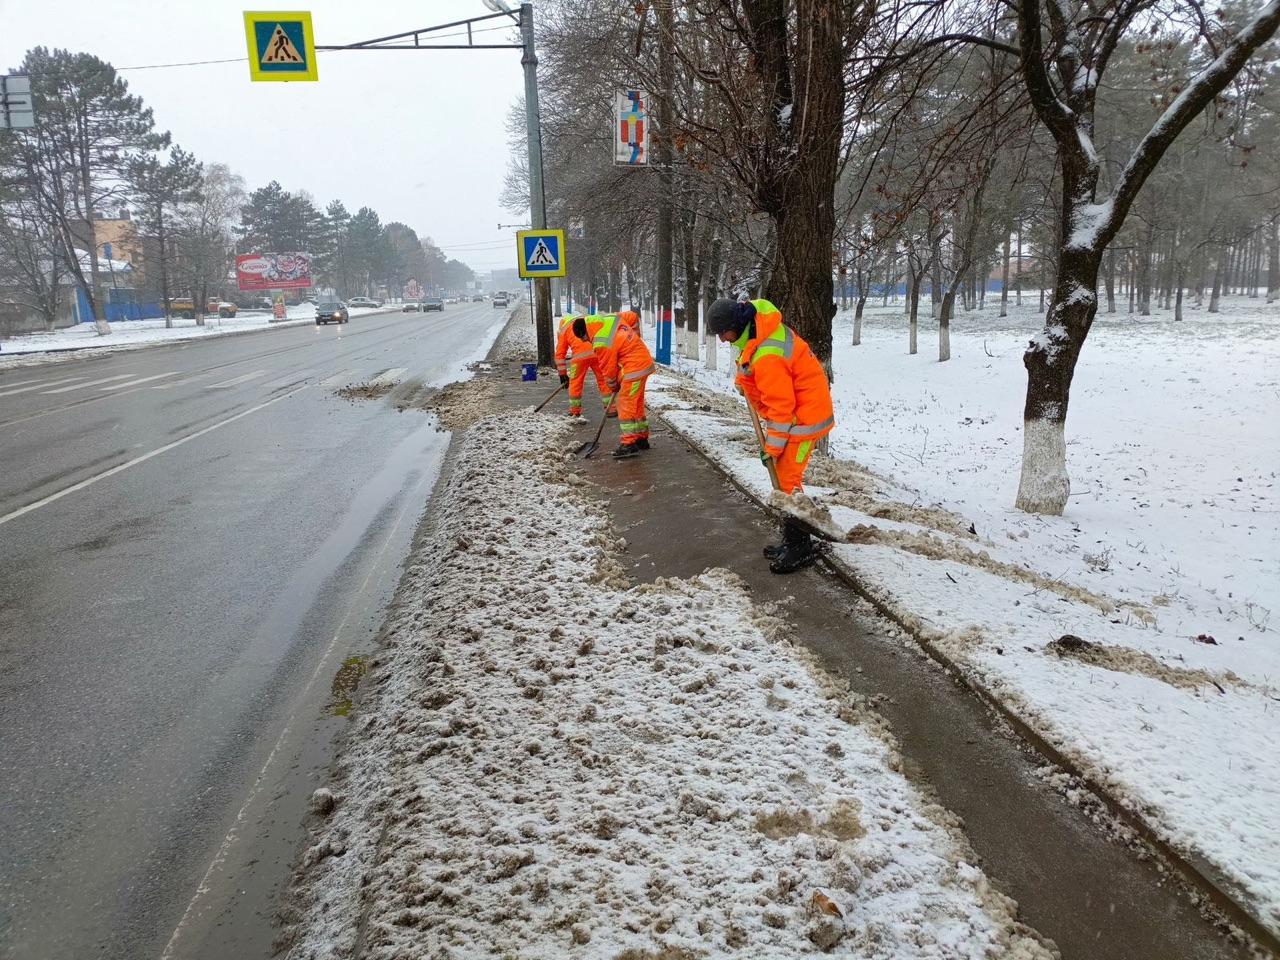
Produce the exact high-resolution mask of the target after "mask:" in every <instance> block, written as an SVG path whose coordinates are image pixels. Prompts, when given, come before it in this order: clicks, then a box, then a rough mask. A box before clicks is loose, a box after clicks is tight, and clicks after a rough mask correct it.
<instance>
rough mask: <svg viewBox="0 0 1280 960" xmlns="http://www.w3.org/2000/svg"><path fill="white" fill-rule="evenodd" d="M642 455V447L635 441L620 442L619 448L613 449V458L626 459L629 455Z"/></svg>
mask: <svg viewBox="0 0 1280 960" xmlns="http://www.w3.org/2000/svg"><path fill="white" fill-rule="evenodd" d="M638 456H640V448H639V447H638V446H636V445H635V444H634V443H620V444H618V449H617V450H615V451H613V459H615V460H626V459H627V458H628V457H638Z"/></svg>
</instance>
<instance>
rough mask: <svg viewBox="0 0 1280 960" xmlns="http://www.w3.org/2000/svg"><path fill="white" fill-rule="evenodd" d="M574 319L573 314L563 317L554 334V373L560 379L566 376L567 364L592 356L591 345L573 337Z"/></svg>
mask: <svg viewBox="0 0 1280 960" xmlns="http://www.w3.org/2000/svg"><path fill="white" fill-rule="evenodd" d="M575 319H577V318H576V317H575V316H574V315H573V314H569V315H568V316H566V317H564V318H563V319H562V320H561V321H560V330H559V332H558V333H557V334H556V372H557V373H558V374H560V376H562V377H563V376H565V375H567V374H568V372H569V364H571V363H573V362H574V361H575V360H584V359H586V358H587V357H590V356H592V355H593V353H592V350H591V344H589V343H583V342H582V341H581V340H579V339H578V338H577V337H575V336H574V335H573V321H574V320H575Z"/></svg>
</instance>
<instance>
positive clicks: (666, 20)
mask: <svg viewBox="0 0 1280 960" xmlns="http://www.w3.org/2000/svg"><path fill="white" fill-rule="evenodd" d="M655 5H656V7H657V12H658V76H659V82H660V83H661V84H662V92H661V93H660V94H659V95H658V131H659V137H658V192H659V197H658V289H657V291H656V297H655V299H656V300H657V303H656V306H657V308H658V317H657V320H658V329H659V330H660V331H661V330H663V329H664V327H663V324H666V326H665V330H666V331H667V334H668V336H670V331H671V329H672V328H671V316H672V314H671V308H672V292H673V291H672V284H671V234H672V232H673V231H672V226H673V224H672V220H673V214H674V211H673V210H672V196H671V189H672V184H671V159H672V158H671V141H672V108H671V107H672V105H671V98H672V96H673V92H674V91H673V88H674V86H675V70H674V68H673V65H672V62H671V43H672V34H673V32H674V29H675V18H674V15H673V13H672V9H671V0H658V2H657V3H656V4H655ZM660 335H661V334H660ZM667 342H668V343H670V341H667Z"/></svg>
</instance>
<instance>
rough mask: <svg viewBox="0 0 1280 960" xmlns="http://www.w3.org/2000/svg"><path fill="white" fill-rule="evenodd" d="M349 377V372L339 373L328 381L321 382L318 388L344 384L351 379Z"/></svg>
mask: <svg viewBox="0 0 1280 960" xmlns="http://www.w3.org/2000/svg"><path fill="white" fill-rule="evenodd" d="M351 375H352V374H351V371H350V370H343V371H342V372H341V373H335V374H334V375H333V376H332V377H330V378H329V379H328V380H321V381H320V386H322V387H332V386H335V385H336V384H339V383H345V382H346V381H348V380H350V379H351Z"/></svg>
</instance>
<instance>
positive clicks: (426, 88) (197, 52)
mask: <svg viewBox="0 0 1280 960" xmlns="http://www.w3.org/2000/svg"><path fill="white" fill-rule="evenodd" d="M281 8H284V9H291V10H297V9H309V10H310V11H311V15H312V21H313V23H314V25H315V32H316V42H317V43H321V44H337V43H351V42H354V41H357V40H367V39H371V38H373V37H380V36H385V35H386V34H391V33H400V32H402V31H405V30H413V29H417V28H421V27H427V26H433V25H435V24H440V23H447V22H450V21H453V20H461V19H464V18H467V17H473V16H482V15H485V14H488V13H489V12H490V11H488V10H487V9H485V7H484V4H483V3H482V2H481V0H418V2H408V0H364V2H353V0H303V2H301V3H297V4H289V3H285V4H279V5H272V4H260V5H255V4H253V3H252V2H249V3H246V2H244V0H237V2H235V3H230V2H226V0H178V2H175V0H131V2H128V3H107V2H103V0H93V2H89V0H0V70H3V71H4V72H8V70H10V69H13V68H16V67H18V66H19V65H20V64H21V62H22V58H23V55H24V54H25V52H26V51H27V50H28V49H29V48H30V47H33V46H37V45H43V46H48V47H63V48H65V49H69V50H73V51H84V52H88V53H93V54H95V55H97V56H98V57H101V58H102V59H103V60H106V61H108V62H110V63H111V64H113V65H114V66H115V67H116V68H117V69H120V70H121V71H122V75H123V76H124V77H125V79H126V80H128V82H129V87H130V90H131V91H132V92H133V93H135V94H137V95H139V96H141V97H142V99H143V101H144V102H145V103H146V104H147V105H148V106H150V107H152V108H153V109H154V110H155V120H156V126H157V127H158V128H159V129H162V130H169V131H170V132H171V133H172V134H173V138H174V141H175V142H177V143H179V144H181V145H182V146H183V147H185V148H186V149H188V150H191V151H192V152H194V153H195V154H196V156H197V157H198V158H199V159H201V160H203V161H205V162H206V163H207V162H213V161H220V162H223V163H226V164H228V165H229V166H230V167H231V168H232V169H233V170H235V171H236V172H237V173H239V174H240V175H241V176H243V177H244V179H245V185H246V187H247V188H248V189H249V190H253V189H255V188H257V187H261V186H264V185H265V184H267V183H269V182H270V181H271V180H279V181H280V183H281V184H282V185H283V186H284V187H285V189H287V190H305V191H307V192H308V193H310V194H311V195H312V196H313V197H314V198H315V200H316V202H317V204H318V205H320V206H321V207H323V206H324V205H325V204H327V203H328V202H329V201H331V200H335V199H338V200H342V201H343V202H344V203H345V204H346V205H347V209H348V210H350V211H351V212H352V213H354V212H355V211H356V210H357V209H359V208H360V207H362V206H369V207H372V208H373V209H374V210H376V211H377V212H378V214H379V216H381V217H382V220H383V222H384V223H385V222H388V221H391V220H400V221H402V222H404V223H407V224H408V225H409V226H411V227H413V229H414V230H416V231H417V232H418V235H419V236H422V237H431V238H432V239H434V240H435V241H436V243H438V244H439V245H440V246H441V247H443V248H444V249H445V252H446V253H447V254H448V255H449V256H451V257H456V258H457V259H459V260H462V261H463V262H465V263H468V264H470V265H471V266H472V267H474V268H475V269H476V270H477V272H481V271H483V275H484V276H486V277H487V272H488V270H489V268H491V267H513V266H515V239H514V234H513V232H512V231H501V232H500V231H498V229H497V224H498V223H499V222H501V223H511V222H514V221H516V220H518V219H520V218H519V217H513V216H511V215H510V214H507V213H504V212H503V211H502V210H501V208H500V207H499V206H498V195H499V193H500V192H501V189H502V180H503V174H504V172H505V171H506V166H507V155H508V149H509V145H508V143H507V141H506V134H505V132H504V129H503V122H504V119H505V117H506V114H507V111H508V110H509V108H510V106H511V104H512V103H513V102H514V101H515V100H516V98H517V97H519V95H520V94H521V92H522V91H523V89H524V88H523V74H522V71H521V67H520V51H519V50H474V51H466V50H441V51H435V52H421V51H412V52H411V51H407V50H391V51H339V52H330V53H324V52H321V53H320V54H319V55H318V61H319V67H320V79H319V82H317V83H252V82H250V80H249V66H248V62H247V51H246V46H245V32H244V20H243V11H244V10H245V9H264V10H278V9H281ZM499 22H500V21H497V20H494V21H489V22H488V23H487V24H482V25H481V26H482V27H491V26H496V25H498V24H499ZM481 37H484V38H486V39H484V40H482V39H480V38H481ZM518 40H519V37H518V31H516V30H515V29H514V28H513V29H512V30H501V31H497V32H492V33H487V34H480V35H478V36H477V42H490V43H506V42H513V43H514V42H518ZM447 42H459V40H454V41H447ZM230 59H235V62H233V63H213V64H206V65H201V66H182V67H169V68H163V69H145V70H138V69H124V68H129V67H139V66H146V65H151V64H171V63H179V62H186V61H198V60H230ZM518 146H519V149H521V150H523V149H524V144H523V141H522V142H521V143H520V144H519V145H518ZM504 241H506V242H504Z"/></svg>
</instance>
